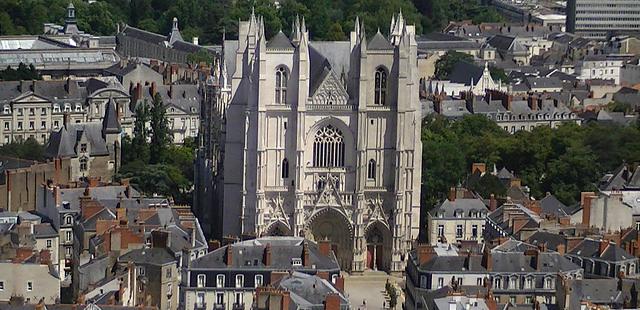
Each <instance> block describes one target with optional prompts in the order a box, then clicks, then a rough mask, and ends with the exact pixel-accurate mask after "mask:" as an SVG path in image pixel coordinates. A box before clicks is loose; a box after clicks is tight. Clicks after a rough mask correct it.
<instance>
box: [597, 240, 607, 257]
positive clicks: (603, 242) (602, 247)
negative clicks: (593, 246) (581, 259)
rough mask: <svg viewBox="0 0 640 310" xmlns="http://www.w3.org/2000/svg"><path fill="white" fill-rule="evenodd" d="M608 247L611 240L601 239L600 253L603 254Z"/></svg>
mask: <svg viewBox="0 0 640 310" xmlns="http://www.w3.org/2000/svg"><path fill="white" fill-rule="evenodd" d="M608 247H609V240H600V243H599V244H598V255H599V256H602V254H604V251H606V250H607V248H608Z"/></svg>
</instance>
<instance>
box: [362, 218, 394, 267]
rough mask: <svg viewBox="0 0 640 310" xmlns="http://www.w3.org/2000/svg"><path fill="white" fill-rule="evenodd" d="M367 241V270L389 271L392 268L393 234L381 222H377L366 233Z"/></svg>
mask: <svg viewBox="0 0 640 310" xmlns="http://www.w3.org/2000/svg"><path fill="white" fill-rule="evenodd" d="M365 240H366V241H367V268H368V269H372V270H382V271H387V272H388V271H389V268H390V267H391V266H390V265H389V263H390V262H391V232H390V231H389V228H387V227H386V226H385V225H384V224H382V223H381V222H375V223H373V224H371V225H369V226H368V227H367V230H366V231H365Z"/></svg>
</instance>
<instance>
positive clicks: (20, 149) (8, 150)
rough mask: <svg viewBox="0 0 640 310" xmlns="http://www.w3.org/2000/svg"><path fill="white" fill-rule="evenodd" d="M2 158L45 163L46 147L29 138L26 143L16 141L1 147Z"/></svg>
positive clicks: (0, 154)
mask: <svg viewBox="0 0 640 310" xmlns="http://www.w3.org/2000/svg"><path fill="white" fill-rule="evenodd" d="M0 156H7V157H13V158H19V159H26V160H35V161H44V160H45V158H44V145H42V144H40V143H38V141H36V139H34V138H28V139H27V140H24V141H17V142H16V141H14V142H11V143H9V144H5V145H3V146H0Z"/></svg>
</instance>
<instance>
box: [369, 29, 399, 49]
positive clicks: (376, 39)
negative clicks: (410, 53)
mask: <svg viewBox="0 0 640 310" xmlns="http://www.w3.org/2000/svg"><path fill="white" fill-rule="evenodd" d="M367 49H368V50H373V51H376V50H391V49H393V45H391V43H390V42H389V40H387V38H385V37H384V35H382V33H380V30H378V32H376V34H375V35H373V37H372V38H371V39H370V40H369V42H367Z"/></svg>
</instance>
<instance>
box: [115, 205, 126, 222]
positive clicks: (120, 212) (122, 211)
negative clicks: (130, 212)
mask: <svg viewBox="0 0 640 310" xmlns="http://www.w3.org/2000/svg"><path fill="white" fill-rule="evenodd" d="M116 216H117V219H118V221H119V222H120V223H123V224H126V222H127V208H123V207H117V208H116Z"/></svg>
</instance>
